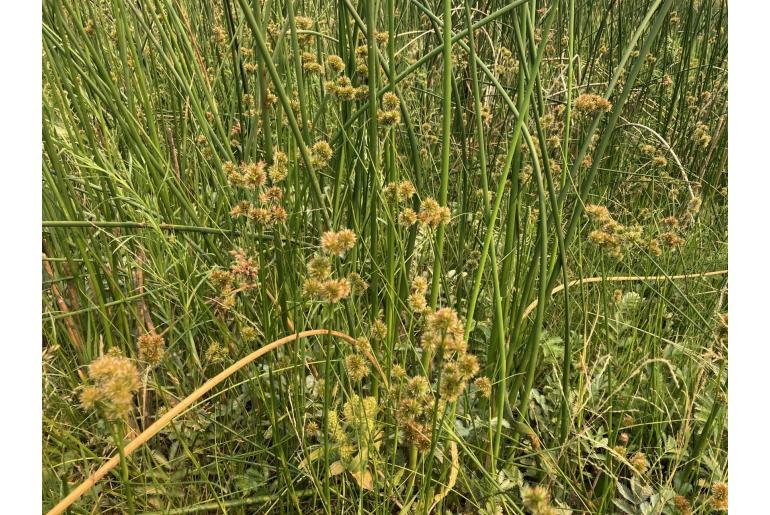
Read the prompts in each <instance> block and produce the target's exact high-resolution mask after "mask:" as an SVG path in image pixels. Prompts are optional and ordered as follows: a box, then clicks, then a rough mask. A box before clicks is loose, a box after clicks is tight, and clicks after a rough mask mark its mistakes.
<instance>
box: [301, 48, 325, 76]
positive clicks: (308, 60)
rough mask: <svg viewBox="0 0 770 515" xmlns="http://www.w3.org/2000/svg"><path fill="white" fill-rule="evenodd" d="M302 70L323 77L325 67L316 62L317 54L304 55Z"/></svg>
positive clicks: (304, 53)
mask: <svg viewBox="0 0 770 515" xmlns="http://www.w3.org/2000/svg"><path fill="white" fill-rule="evenodd" d="M302 69H303V70H304V71H306V72H308V73H311V74H315V75H322V74H323V72H324V68H323V66H322V65H321V64H320V63H319V62H318V61H316V58H315V54H313V53H312V52H303V53H302Z"/></svg>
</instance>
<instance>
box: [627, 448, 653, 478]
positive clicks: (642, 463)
mask: <svg viewBox="0 0 770 515" xmlns="http://www.w3.org/2000/svg"><path fill="white" fill-rule="evenodd" d="M628 461H629V463H631V467H633V469H634V471H636V472H637V473H638V474H639V475H644V474H646V473H647V471H648V470H649V469H650V463H649V462H648V461H647V456H645V455H644V453H643V452H641V451H639V452H637V453H635V454H634V455H633V456H631V459H629V460H628Z"/></svg>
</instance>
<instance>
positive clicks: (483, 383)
mask: <svg viewBox="0 0 770 515" xmlns="http://www.w3.org/2000/svg"><path fill="white" fill-rule="evenodd" d="M473 384H474V385H475V386H476V388H477V389H478V392H479V395H481V396H482V397H484V398H485V399H489V397H491V396H492V381H491V380H490V379H489V378H488V377H487V376H481V377H479V378H477V379H476V380H475V381H474V382H473Z"/></svg>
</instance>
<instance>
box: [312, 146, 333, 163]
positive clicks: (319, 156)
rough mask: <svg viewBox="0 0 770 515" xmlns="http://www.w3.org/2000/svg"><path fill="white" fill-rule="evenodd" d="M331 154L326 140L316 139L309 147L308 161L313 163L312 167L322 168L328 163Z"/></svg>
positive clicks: (330, 148)
mask: <svg viewBox="0 0 770 515" xmlns="http://www.w3.org/2000/svg"><path fill="white" fill-rule="evenodd" d="M332 155H334V152H333V151H332V147H331V146H330V145H329V144H328V143H327V142H325V141H323V140H319V141H316V142H315V143H314V144H313V146H312V147H311V148H310V163H311V164H312V165H313V168H323V167H324V166H326V165H328V164H329V161H331V159H332Z"/></svg>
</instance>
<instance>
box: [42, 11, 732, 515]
mask: <svg viewBox="0 0 770 515" xmlns="http://www.w3.org/2000/svg"><path fill="white" fill-rule="evenodd" d="M42 38H43V50H44V52H43V134H42V136H43V170H42V172H43V192H42V193H43V234H42V244H43V261H42V264H43V270H42V272H43V300H44V301H43V307H42V310H43V356H42V367H43V408H44V409H43V478H42V481H43V499H42V505H43V509H44V510H48V509H50V508H52V507H53V506H54V505H55V504H56V503H58V502H59V500H60V499H61V498H63V497H65V496H66V495H67V494H68V493H69V492H70V491H71V490H73V489H74V488H75V487H76V486H77V485H78V484H80V483H81V482H82V481H83V480H85V479H86V478H87V477H88V476H89V475H90V474H91V473H93V472H94V471H95V470H96V469H97V468H98V467H99V466H100V465H101V464H102V463H103V461H104V460H105V459H106V458H108V457H110V456H113V455H116V454H122V455H123V456H124V459H121V460H120V464H119V466H116V467H114V469H112V470H111V472H110V473H109V474H107V475H106V477H105V478H104V479H102V480H101V481H100V482H98V483H97V484H96V485H95V486H94V487H93V488H91V489H90V490H88V491H87V493H85V495H83V496H82V497H81V498H80V499H79V500H78V501H77V502H76V503H75V504H74V505H73V512H76V513H81V512H134V511H139V512H163V513H192V512H220V511H222V512H225V511H226V512H234V513H252V512H271V511H274V512H281V513H348V512H351V513H352V512H363V511H367V512H372V513H383V514H384V513H398V512H402V513H409V512H417V513H427V512H433V513H450V512H451V513H485V514H487V513H488V514H492V513H534V514H546V513H569V512H570V511H571V512H574V513H710V512H712V511H714V510H718V511H723V510H726V507H727V485H726V483H727V435H726V414H727V403H726V399H727V367H726V363H727V274H726V270H725V269H726V268H727V265H726V263H727V81H726V79H727V3H726V2H725V1H716V0H715V1H711V0H703V1H700V0H692V1H684V0H677V1H672V0H664V1H661V0H651V1H641V0H626V1H622V2H619V1H616V0H600V1H594V2H584V1H575V0H561V1H548V2H544V1H538V0H530V1H525V0H512V1H505V2H503V1H499V0H485V1H480V2H471V1H470V0H465V1H464V2H454V3H450V2H449V1H446V0H445V1H433V2H421V1H418V0H411V1H404V0H401V1H396V0H379V1H375V0H342V1H339V2H323V1H320V2H319V1H312V0H299V1H284V0H265V1H262V0H254V1H249V0H223V1H217V2H191V1H187V0H150V1H148V2H141V3H136V2H125V1H122V0H112V1H108V0H91V1H86V2H58V1H54V0H46V1H44V2H43V34H42ZM560 285H562V286H560ZM564 285H566V287H564ZM319 329H323V330H324V331H316V332H314V333H311V334H309V335H302V336H303V337H297V338H289V340H290V341H287V342H285V344H283V345H280V346H277V348H276V349H275V350H272V351H271V352H267V353H266V354H265V355H264V356H261V357H260V358H259V359H256V360H255V361H253V362H250V363H249V364H248V365H246V366H244V367H243V368H241V369H240V370H239V371H238V372H236V373H233V374H229V372H228V374H224V375H227V378H226V379H224V380H223V381H222V382H221V383H220V384H217V385H216V386H214V387H213V388H212V389H211V391H210V392H207V393H206V395H203V396H202V397H201V398H200V399H199V400H196V401H195V402H194V403H192V405H190V406H189V407H188V406H187V405H186V404H184V402H183V399H184V398H185V397H186V396H188V395H189V394H191V393H192V392H194V391H196V389H198V388H200V387H201V386H202V385H204V383H206V381H207V380H209V379H211V378H212V377H215V376H216V375H217V374H220V373H221V372H222V371H224V370H226V369H227V367H229V366H230V365H232V363H234V362H236V361H237V360H238V359H241V358H244V357H245V356H247V355H249V354H250V353H252V352H253V351H255V350H257V349H259V348H261V347H262V346H264V345H266V344H269V343H270V342H273V341H275V340H278V339H279V338H282V337H285V336H287V335H295V336H296V335H300V333H301V332H303V331H309V330H319ZM329 331H335V333H334V334H330V333H329ZM224 375H223V377H224ZM180 402H181V403H182V404H180ZM175 406H179V407H180V410H181V411H182V414H181V415H179V416H177V417H175V418H174V419H173V421H171V422H170V423H168V424H166V423H165V422H164V423H163V424H162V425H163V427H162V428H161V429H160V431H159V433H158V434H157V435H156V436H154V438H152V439H151V440H149V441H148V442H147V443H146V444H143V445H141V446H139V447H138V449H136V450H135V451H134V449H131V448H130V445H131V442H132V441H137V440H136V439H137V438H139V435H140V434H142V431H144V430H145V429H147V428H148V427H150V425H151V424H153V423H155V422H157V421H158V420H163V419H162V418H161V417H163V415H164V414H167V413H170V415H169V418H170V417H171V416H172V415H174V413H175V412H173V410H174V409H175ZM182 408H184V409H182ZM169 410H171V411H169ZM127 449H128V451H133V453H131V452H128V451H127ZM127 454H130V456H127Z"/></svg>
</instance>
